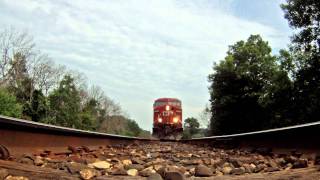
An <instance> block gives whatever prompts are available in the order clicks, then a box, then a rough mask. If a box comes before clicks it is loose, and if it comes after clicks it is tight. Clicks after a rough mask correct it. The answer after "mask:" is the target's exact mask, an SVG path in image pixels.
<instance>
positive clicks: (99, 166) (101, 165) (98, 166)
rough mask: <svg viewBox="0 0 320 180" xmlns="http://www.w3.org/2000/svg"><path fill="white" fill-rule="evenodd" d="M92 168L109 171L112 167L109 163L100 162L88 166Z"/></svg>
mask: <svg viewBox="0 0 320 180" xmlns="http://www.w3.org/2000/svg"><path fill="white" fill-rule="evenodd" d="M88 166H89V167H90V168H96V169H109V168H110V167H111V164H110V163H108V162H107V161H98V162H94V163H91V164H88Z"/></svg>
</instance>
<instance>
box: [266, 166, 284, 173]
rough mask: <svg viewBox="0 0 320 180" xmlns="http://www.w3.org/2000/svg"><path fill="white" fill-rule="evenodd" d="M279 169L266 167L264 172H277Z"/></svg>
mask: <svg viewBox="0 0 320 180" xmlns="http://www.w3.org/2000/svg"><path fill="white" fill-rule="evenodd" d="M279 170H280V169H279V168H278V167H267V169H266V170H265V171H266V172H275V171H279Z"/></svg>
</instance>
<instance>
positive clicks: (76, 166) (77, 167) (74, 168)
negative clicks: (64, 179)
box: [66, 162, 87, 174]
mask: <svg viewBox="0 0 320 180" xmlns="http://www.w3.org/2000/svg"><path fill="white" fill-rule="evenodd" d="M66 166H67V169H68V171H69V172H70V173H71V174H76V173H78V172H80V171H81V170H82V169H86V168H87V167H86V166H85V165H83V164H80V163H76V162H74V163H68V164H66Z"/></svg>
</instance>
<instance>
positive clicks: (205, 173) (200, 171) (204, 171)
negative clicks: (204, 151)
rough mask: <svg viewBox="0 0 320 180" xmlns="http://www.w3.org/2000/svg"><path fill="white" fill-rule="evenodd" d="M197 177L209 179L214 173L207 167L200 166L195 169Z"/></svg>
mask: <svg viewBox="0 0 320 180" xmlns="http://www.w3.org/2000/svg"><path fill="white" fill-rule="evenodd" d="M195 176H198V177H209V176H212V171H211V169H209V168H208V167H207V166H204V165H198V166H197V167H196V168H195Z"/></svg>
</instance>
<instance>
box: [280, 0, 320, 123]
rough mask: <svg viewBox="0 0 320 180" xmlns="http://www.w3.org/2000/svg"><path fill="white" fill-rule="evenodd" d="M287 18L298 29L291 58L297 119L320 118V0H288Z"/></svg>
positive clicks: (303, 121) (293, 38) (293, 111)
mask: <svg viewBox="0 0 320 180" xmlns="http://www.w3.org/2000/svg"><path fill="white" fill-rule="evenodd" d="M281 7H282V9H283V10H284V13H285V18H286V19H287V20H288V21H289V24H290V26H291V27H292V28H294V29H296V30H297V31H295V34H294V35H293V37H292V43H293V44H292V47H293V48H292V49H291V52H290V53H291V54H292V55H291V58H292V60H293V64H297V66H296V70H295V72H294V73H293V75H294V88H293V95H292V98H293V99H294V101H293V103H292V114H293V117H294V123H295V124H300V123H305V122H312V121H318V120H319V119H318V118H319V115H320V91H319V90H320V33H319V32H320V1H318V0H306V1H302V0H287V3H285V4H282V5H281Z"/></svg>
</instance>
